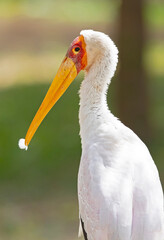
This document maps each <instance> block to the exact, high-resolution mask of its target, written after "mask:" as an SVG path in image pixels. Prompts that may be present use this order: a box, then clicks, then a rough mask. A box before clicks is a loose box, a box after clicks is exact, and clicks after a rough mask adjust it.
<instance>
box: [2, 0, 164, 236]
mask: <svg viewBox="0 0 164 240" xmlns="http://www.w3.org/2000/svg"><path fill="white" fill-rule="evenodd" d="M121 2H122V1H121V0H120V1H119V0H118V1H115V0H111V1H105V0H102V1H99V0H83V1H82V0H60V1H59V0H56V1H55V0H47V1H43V0H1V1H0V239H3V240H22V239H23V240H43V239H44V240H45V239H47V240H52V239H59V240H60V239H61V240H66V239H67V240H75V239H77V231H78V202H77V190H76V189H77V184H76V182H77V174H78V166H79V161H80V154H81V145H80V138H79V124H78V107H79V106H78V102H79V97H78V89H79V86H80V82H81V80H82V78H83V73H81V74H80V75H79V77H77V78H76V80H75V81H74V82H73V83H72V84H71V86H70V88H69V89H68V90H67V92H66V93H65V94H64V96H63V97H62V98H61V99H60V101H59V102H58V103H57V104H56V106H55V107H54V108H53V110H52V111H51V112H50V113H49V114H48V116H47V117H46V120H45V121H44V122H43V123H42V125H41V126H40V128H39V130H38V131H37V133H36V135H35V137H34V138H33V140H32V142H31V144H30V146H29V149H28V151H27V152H25V151H21V150H20V149H19V148H18V145H17V142H18V139H19V138H20V137H25V134H26V131H27V129H28V127H29V124H30V122H31V120H32V118H33V116H34V114H35V112H36V110H37V109H38V107H39V105H40V103H41V101H42V99H43V97H44V95H45V93H46V91H47V89H48V87H49V84H50V82H51V81H52V79H53V77H54V75H55V73H56V71H57V69H58V67H59V65H60V63H61V61H62V59H63V57H64V56H65V53H66V51H67V48H68V46H69V44H70V43H71V41H72V40H73V39H74V38H75V37H76V36H78V35H79V32H80V30H82V29H90V28H91V29H94V30H98V31H102V32H105V33H107V34H109V35H110V37H111V38H112V39H113V40H114V41H116V43H118V42H119V41H118V36H119V33H118V32H119V27H118V25H119V15H120V6H121ZM142 11H143V20H144V26H145V28H144V32H145V36H146V41H145V45H144V49H143V66H144V70H145V71H146V73H147V79H148V81H147V89H148V92H149V115H148V116H147V117H148V118H149V119H150V122H151V124H150V130H151V134H150V135H149V137H147V138H146V137H145V139H144V141H145V142H146V143H147V145H148V147H149V149H150V152H151V154H152V156H153V158H154V160H155V162H156V164H157V166H158V169H159V172H160V177H161V181H162V183H164V161H163V156H164V147H163V146H164V136H163V133H164V124H163V123H164V108H163V103H164V83H163V80H164V44H163V43H164V3H163V1H162V0H161V1H160V0H156V1H155V0H149V1H144V4H143V8H142ZM118 69H119V67H118ZM117 77H118V74H117V73H116V77H115V78H114V79H113V81H112V84H111V87H110V90H109V93H108V95H109V105H110V108H111V109H112V112H113V113H114V114H115V115H118V108H117V106H118V105H119V103H118V99H117V84H118V82H117V80H116V79H117ZM136 101H137V99H136ZM120 118H121V117H120ZM129 118H130V117H129ZM136 122H137V119H136Z"/></svg>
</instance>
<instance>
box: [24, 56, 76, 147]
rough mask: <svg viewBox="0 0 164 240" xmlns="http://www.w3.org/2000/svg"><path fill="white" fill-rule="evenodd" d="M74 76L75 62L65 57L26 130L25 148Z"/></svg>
mask: <svg viewBox="0 0 164 240" xmlns="http://www.w3.org/2000/svg"><path fill="white" fill-rule="evenodd" d="M76 76H77V69H76V66H75V63H74V62H73V61H72V59H71V58H67V57H65V59H64V60H63V62H62V64H61V66H60V68H59V70H58V72H57V74H56V76H55V78H54V80H53V82H52V84H51V86H50V88H49V90H48V92H47V94H46V96H45V98H44V100H43V102H42V104H41V106H40V108H39V109H38V111H37V113H36V115H35V117H34V119H33V120H32V122H31V125H30V127H29V129H28V131H27V134H26V137H25V147H26V148H27V146H28V145H29V143H30V141H31V139H32V137H33V135H34V134H35V132H36V130H37V128H38V127H39V125H40V124H41V122H42V121H43V119H44V118H45V116H46V115H47V113H48V112H49V111H50V110H51V108H52V107H53V106H54V104H55V103H56V102H57V101H58V99H59V98H60V97H61V96H62V95H63V93H64V92H65V91H66V89H67V88H68V87H69V85H70V84H71V82H72V81H73V80H74V79H75V77H76Z"/></svg>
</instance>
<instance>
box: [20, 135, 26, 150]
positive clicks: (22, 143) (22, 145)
mask: <svg viewBox="0 0 164 240" xmlns="http://www.w3.org/2000/svg"><path fill="white" fill-rule="evenodd" d="M18 146H19V148H20V149H25V150H27V149H28V146H26V145H25V139H24V138H20V139H19V142H18Z"/></svg>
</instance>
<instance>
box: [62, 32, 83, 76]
mask: <svg viewBox="0 0 164 240" xmlns="http://www.w3.org/2000/svg"><path fill="white" fill-rule="evenodd" d="M77 47H79V48H80V50H79V51H78V52H75V50H74V49H75V48H77ZM66 57H69V58H71V59H72V61H73V62H74V63H75V65H76V69H77V74H78V73H79V72H80V71H81V70H82V69H84V68H85V67H86V65H87V53H86V44H85V41H84V37H83V36H82V35H81V36H79V37H77V38H75V39H74V40H73V42H72V43H71V45H70V47H69V49H68V51H67V54H66Z"/></svg>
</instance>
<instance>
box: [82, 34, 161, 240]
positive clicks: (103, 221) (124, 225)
mask: <svg viewBox="0 0 164 240" xmlns="http://www.w3.org/2000/svg"><path fill="white" fill-rule="evenodd" d="M81 35H83V36H84V39H85V42H86V50H87V60H88V65H87V68H86V73H85V79H84V80H83V82H82V84H81V88H80V111H79V121H80V135H81V141H82V157H81V162H80V168H79V174H78V198H79V212H80V217H81V218H82V220H83V222H84V226H85V230H86V232H87V236H88V240H163V239H164V232H163V230H164V211H163V192H162V187H161V183H160V180H159V175H158V171H157V169H156V166H155V164H154V162H153V160H152V158H151V155H150V153H149V151H148V149H147V147H146V146H145V144H144V143H143V142H142V141H141V140H140V139H139V138H138V137H137V136H136V134H135V133H134V132H133V131H131V130H130V129H129V128H127V127H126V126H124V125H123V124H122V123H121V122H120V121H119V120H118V119H117V118H116V117H114V116H113V115H112V113H111V112H110V111H109V109H108V107H107V102H106V92H107V89H108V84H109V83H110V81H111V78H112V77H113V75H114V72H115V69H116V65H117V59H118V57H117V54H118V50H117V48H116V46H115V44H114V43H113V42H112V40H111V39H110V38H109V37H108V36H107V35H105V34H103V33H99V32H95V31H92V30H84V31H82V32H81Z"/></svg>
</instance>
